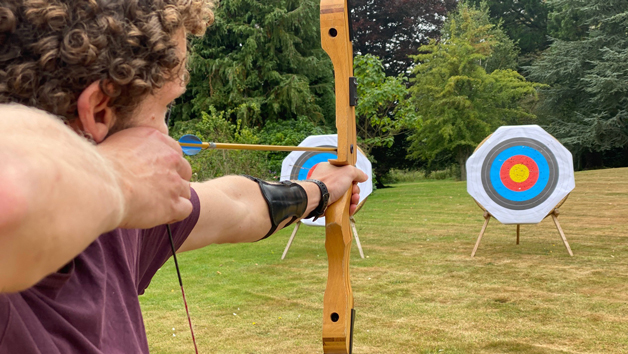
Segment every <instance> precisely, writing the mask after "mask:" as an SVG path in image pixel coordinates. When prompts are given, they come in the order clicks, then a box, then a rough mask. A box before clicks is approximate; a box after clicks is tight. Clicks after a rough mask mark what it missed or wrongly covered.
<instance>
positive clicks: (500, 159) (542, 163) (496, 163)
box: [490, 145, 550, 202]
mask: <svg viewBox="0 0 628 354" xmlns="http://www.w3.org/2000/svg"><path fill="white" fill-rule="evenodd" d="M516 155H523V156H527V157H529V158H530V159H532V160H533V161H534V162H536V164H537V166H538V168H539V178H538V180H537V181H536V183H535V184H534V186H532V188H530V189H528V190H526V191H522V192H517V191H513V190H511V189H508V188H507V187H506V186H505V185H504V183H503V182H502V180H501V176H500V170H501V167H502V164H503V163H504V162H506V160H508V159H509V158H511V157H513V156H516ZM549 175H550V168H549V164H548V163H547V160H546V159H545V157H544V156H543V155H542V154H541V153H540V152H538V151H537V150H535V149H533V148H531V147H529V146H522V145H519V146H513V147H510V148H508V149H506V150H504V151H502V152H501V153H499V155H497V156H496V157H495V159H494V160H493V163H492V164H491V170H490V179H491V183H492V184H493V188H494V189H495V192H497V193H498V194H499V195H501V196H502V197H504V198H506V199H508V200H512V201H515V202H523V201H526V200H530V199H532V198H534V197H536V196H537V195H539V193H541V192H542V191H543V190H544V189H545V186H547V183H548V182H549Z"/></svg>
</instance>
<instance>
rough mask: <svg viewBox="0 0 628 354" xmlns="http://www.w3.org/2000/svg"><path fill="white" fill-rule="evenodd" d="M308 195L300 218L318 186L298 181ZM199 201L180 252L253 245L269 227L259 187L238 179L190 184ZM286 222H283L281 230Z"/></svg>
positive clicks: (315, 201)
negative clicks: (195, 219) (196, 216)
mask: <svg viewBox="0 0 628 354" xmlns="http://www.w3.org/2000/svg"><path fill="white" fill-rule="evenodd" d="M299 184H301V186H302V187H303V188H304V190H305V192H306V193H307V195H308V204H307V208H306V211H305V212H304V213H303V215H302V217H305V216H307V215H308V214H309V213H310V212H312V211H313V210H314V209H315V208H316V207H317V206H318V202H319V200H320V190H319V188H318V186H316V185H315V184H314V183H310V182H299ZM193 188H194V190H196V192H197V194H198V196H199V198H200V201H201V215H200V218H199V221H198V223H197V225H196V226H195V227H194V230H193V231H192V234H191V235H190V236H189V237H188V239H187V240H186V242H185V243H184V244H183V246H182V247H181V249H180V250H179V251H180V252H184V251H189V250H193V249H198V248H201V247H205V246H207V245H210V244H220V243H239V242H255V241H258V240H260V239H261V238H262V237H264V236H265V235H266V234H267V233H268V231H269V230H270V228H271V221H270V215H269V212H268V205H267V204H266V201H265V200H264V198H263V197H262V193H261V191H260V188H259V185H258V184H257V183H256V182H253V181H251V180H250V179H248V178H245V177H241V176H226V177H221V178H216V179H213V180H210V181H207V182H203V183H195V184H193ZM288 221H289V220H285V221H284V222H282V223H281V224H280V225H279V227H278V228H277V231H278V230H281V229H282V228H283V227H284V226H285V225H286V224H287V223H288Z"/></svg>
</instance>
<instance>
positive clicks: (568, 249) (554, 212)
mask: <svg viewBox="0 0 628 354" xmlns="http://www.w3.org/2000/svg"><path fill="white" fill-rule="evenodd" d="M559 214H560V213H559V212H558V209H554V211H553V212H552V220H554V225H556V229H557V230H558V233H559V234H560V238H561V239H563V243H564V244H565V248H566V249H567V252H569V255H570V256H571V257H573V252H572V251H571V247H569V242H567V237H565V233H564V232H563V228H562V227H560V223H559V222H558V215H559Z"/></svg>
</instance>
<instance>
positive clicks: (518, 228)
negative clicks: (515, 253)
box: [517, 224, 521, 244]
mask: <svg viewBox="0 0 628 354" xmlns="http://www.w3.org/2000/svg"><path fill="white" fill-rule="evenodd" d="M520 228H521V225H519V224H517V244H519V230H520Z"/></svg>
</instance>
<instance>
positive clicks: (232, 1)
mask: <svg viewBox="0 0 628 354" xmlns="http://www.w3.org/2000/svg"><path fill="white" fill-rule="evenodd" d="M189 69H190V83H189V85H188V92H187V94H186V95H185V96H184V97H183V98H182V99H181V100H180V101H179V104H178V105H177V109H176V110H175V117H176V120H179V119H183V120H187V119H190V118H198V117H199V116H200V112H207V111H209V110H210V107H214V108H215V109H216V110H217V111H221V112H228V113H229V116H227V117H226V118H227V119H228V120H229V121H230V122H232V123H234V122H235V121H236V120H238V119H239V120H241V122H242V124H244V125H247V126H262V125H263V124H264V122H266V121H278V120H284V119H295V118H297V117H298V116H307V117H308V118H309V119H311V120H315V121H319V122H322V121H324V120H327V121H330V122H331V121H333V116H334V113H333V112H334V87H333V74H332V65H331V61H330V60H329V57H328V56H327V54H326V53H325V52H324V51H323V50H322V48H321V44H320V29H319V16H318V1H317V0H301V1H299V0H264V1H259V0H222V1H221V2H220V7H218V9H217V10H216V22H215V24H214V25H213V26H212V27H210V28H209V29H208V31H207V33H206V35H205V36H204V37H203V38H202V39H196V40H193V41H192V43H191V58H190V64H189Z"/></svg>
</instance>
